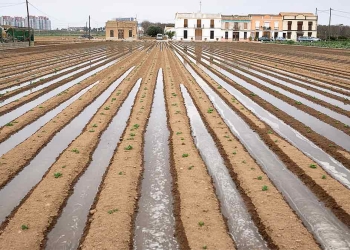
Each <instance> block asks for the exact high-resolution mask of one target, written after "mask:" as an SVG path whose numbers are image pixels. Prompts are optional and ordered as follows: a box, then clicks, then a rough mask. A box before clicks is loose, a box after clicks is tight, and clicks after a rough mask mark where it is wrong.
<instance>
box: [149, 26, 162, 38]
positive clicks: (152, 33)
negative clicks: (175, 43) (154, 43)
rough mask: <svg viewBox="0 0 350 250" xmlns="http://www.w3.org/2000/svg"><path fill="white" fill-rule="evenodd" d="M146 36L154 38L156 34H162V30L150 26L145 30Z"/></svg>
mask: <svg viewBox="0 0 350 250" xmlns="http://www.w3.org/2000/svg"><path fill="white" fill-rule="evenodd" d="M146 33H147V35H149V36H152V37H156V36H157V34H163V30H162V28H161V27H158V26H150V27H149V28H148V29H147V32H146Z"/></svg>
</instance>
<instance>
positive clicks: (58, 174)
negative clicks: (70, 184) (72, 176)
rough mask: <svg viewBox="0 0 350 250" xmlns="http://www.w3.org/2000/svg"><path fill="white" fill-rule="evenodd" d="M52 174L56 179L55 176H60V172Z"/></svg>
mask: <svg viewBox="0 0 350 250" xmlns="http://www.w3.org/2000/svg"><path fill="white" fill-rule="evenodd" d="M53 176H54V177H55V178H56V179H57V178H60V177H61V176H62V173H60V172H57V173H54V174H53Z"/></svg>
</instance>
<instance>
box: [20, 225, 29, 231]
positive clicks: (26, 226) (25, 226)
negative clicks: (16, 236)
mask: <svg viewBox="0 0 350 250" xmlns="http://www.w3.org/2000/svg"><path fill="white" fill-rule="evenodd" d="M21 228H22V230H28V229H29V227H28V225H24V224H23V225H22V226H21Z"/></svg>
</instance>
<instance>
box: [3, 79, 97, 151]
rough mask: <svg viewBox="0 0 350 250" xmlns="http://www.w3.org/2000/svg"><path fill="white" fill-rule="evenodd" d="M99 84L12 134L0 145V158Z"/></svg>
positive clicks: (92, 85) (84, 90)
mask: <svg viewBox="0 0 350 250" xmlns="http://www.w3.org/2000/svg"><path fill="white" fill-rule="evenodd" d="M99 82H100V81H97V82H95V83H94V84H91V85H90V86H88V87H86V88H85V89H83V90H81V91H80V92H79V93H78V94H76V95H74V96H73V97H71V98H70V99H68V100H67V101H65V102H64V103H62V104H61V105H59V106H58V107H56V108H54V109H53V110H51V111H49V112H47V113H46V114H45V115H44V116H42V117H40V118H39V119H38V120H36V121H35V122H33V123H31V124H29V125H27V126H25V127H24V128H23V129H21V130H20V131H18V132H17V133H16V134H13V135H12V136H10V137H9V138H8V139H7V140H6V141H4V142H2V143H0V157H1V156H2V155H3V154H6V153H7V152H8V151H10V150H11V149H12V148H14V147H16V146H17V145H18V144H20V143H21V142H23V141H24V140H26V139H27V138H29V137H30V136H31V135H32V134H34V133H36V131H38V129H40V128H41V127H42V126H44V125H45V124H46V123H47V122H48V121H50V120H51V119H52V118H54V117H55V116H56V115H57V114H58V113H60V112H61V111H62V110H64V109H65V108H67V107H68V106H69V105H70V104H72V103H73V102H75V101H76V100H78V99H79V98H80V97H81V96H82V95H83V94H85V93H86V92H87V91H89V90H90V89H91V88H92V87H94V86H95V85H96V84H98V83H99Z"/></svg>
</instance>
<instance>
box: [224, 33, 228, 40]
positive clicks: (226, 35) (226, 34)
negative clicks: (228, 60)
mask: <svg viewBox="0 0 350 250" xmlns="http://www.w3.org/2000/svg"><path fill="white" fill-rule="evenodd" d="M225 39H226V40H227V39H228V32H227V31H226V32H225Z"/></svg>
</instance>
